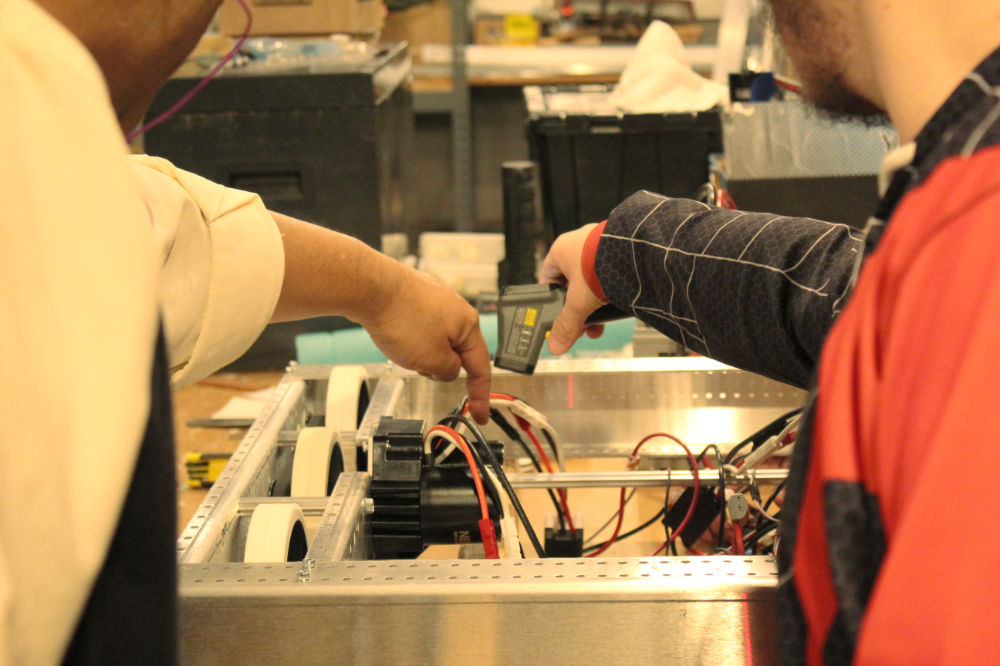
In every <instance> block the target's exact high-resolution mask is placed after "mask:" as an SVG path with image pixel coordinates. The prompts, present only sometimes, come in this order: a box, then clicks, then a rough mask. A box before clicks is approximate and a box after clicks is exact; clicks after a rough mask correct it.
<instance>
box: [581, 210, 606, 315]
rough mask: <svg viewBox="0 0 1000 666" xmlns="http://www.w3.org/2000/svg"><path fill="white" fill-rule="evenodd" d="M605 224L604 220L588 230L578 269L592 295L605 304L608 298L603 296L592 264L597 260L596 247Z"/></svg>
mask: <svg viewBox="0 0 1000 666" xmlns="http://www.w3.org/2000/svg"><path fill="white" fill-rule="evenodd" d="M607 224H608V221H607V220H604V221H603V222H601V223H600V224H598V225H596V226H595V227H594V228H593V229H591V230H590V234H589V235H588V236H587V240H585V241H584V242H583V252H582V253H581V254H580V267H581V268H582V269H583V279H584V280H585V281H586V282H587V286H588V287H590V290H591V291H592V292H594V295H595V296H597V297H598V298H599V299H601V302H602V303H607V302H608V298H607V296H605V295H604V290H603V289H602V288H601V282H600V280H598V279H597V273H596V271H595V270H594V262H595V260H596V259H597V246H598V245H599V244H600V242H601V234H603V233H604V227H606V226H607Z"/></svg>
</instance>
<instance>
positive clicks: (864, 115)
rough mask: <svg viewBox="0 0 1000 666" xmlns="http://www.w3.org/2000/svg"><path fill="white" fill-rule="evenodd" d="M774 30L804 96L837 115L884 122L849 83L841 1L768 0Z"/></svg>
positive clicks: (848, 45) (848, 35) (847, 40)
mask: <svg viewBox="0 0 1000 666" xmlns="http://www.w3.org/2000/svg"><path fill="white" fill-rule="evenodd" d="M769 2H770V6H771V14H772V19H773V21H774V25H775V29H776V32H777V34H778V35H779V36H780V37H781V41H782V43H783V44H784V46H785V49H786V50H787V52H788V56H789V58H790V59H791V61H792V63H793V64H794V65H795V69H796V73H797V74H798V76H799V80H800V81H801V83H802V96H803V97H804V98H805V100H806V101H807V102H809V103H810V104H811V105H812V106H814V107H816V108H817V109H818V110H819V111H820V112H821V113H822V114H823V115H824V116H827V117H829V118H832V119H835V120H842V119H852V120H861V121H863V122H865V123H866V124H884V123H886V122H887V118H886V115H885V111H883V110H882V109H881V108H879V107H878V106H877V105H876V104H875V103H873V102H872V101H871V100H869V99H868V98H866V97H865V96H863V95H862V94H861V93H859V92H857V91H856V90H855V89H854V88H852V87H851V85H850V84H849V82H848V81H847V76H846V72H845V71H844V66H845V65H844V63H845V62H846V61H847V55H848V54H849V52H850V49H851V41H852V36H851V30H850V25H849V21H848V20H847V17H845V16H844V15H843V9H841V5H839V4H837V3H835V2H833V1H832V0H769Z"/></svg>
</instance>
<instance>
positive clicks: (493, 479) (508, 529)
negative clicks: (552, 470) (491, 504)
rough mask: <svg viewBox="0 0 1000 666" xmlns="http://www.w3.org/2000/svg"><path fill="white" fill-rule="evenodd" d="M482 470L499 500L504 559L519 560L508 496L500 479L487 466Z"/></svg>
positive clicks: (518, 546)
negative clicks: (484, 471)
mask: <svg viewBox="0 0 1000 666" xmlns="http://www.w3.org/2000/svg"><path fill="white" fill-rule="evenodd" d="M470 446H471V445H470ZM483 469H485V470H486V476H488V477H489V482H490V483H492V484H493V489H494V490H495V491H496V494H497V497H499V498H500V507H499V508H500V515H501V516H503V517H502V518H501V519H500V536H501V538H502V539H503V549H504V559H517V560H519V559H521V543H520V541H518V538H517V521H516V520H513V519H512V517H513V514H514V512H513V510H512V508H511V504H510V496H509V495H508V494H507V491H506V490H505V489H504V487H503V486H501V485H500V479H498V478H497V475H496V473H494V471H493V470H492V469H490V467H489V465H486V466H485V467H484V468H483Z"/></svg>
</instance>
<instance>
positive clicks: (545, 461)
mask: <svg viewBox="0 0 1000 666" xmlns="http://www.w3.org/2000/svg"><path fill="white" fill-rule="evenodd" d="M514 418H515V419H517V425H518V426H520V427H521V430H523V431H524V432H525V433H526V434H527V435H528V438H529V439H530V440H531V443H532V444H534V445H535V450H536V451H538V456H539V457H540V458H541V459H542V465H544V466H545V471H547V472H548V473H549V474H555V472H554V471H553V470H552V463H551V462H549V457H548V456H547V455H545V449H543V448H542V445H541V443H540V442H539V441H538V438H537V437H535V433H534V432H532V430H531V424H530V423H528V422H527V421H525V420H524V419H523V418H521V417H520V416H518V415H517V414H515V415H514ZM556 493H558V495H559V504H561V505H562V510H563V515H564V516H566V524H567V525H569V531H570V533H572V534H576V527H575V526H574V525H573V516H571V515H570V513H569V502H567V500H566V491H564V490H563V489H562V488H556Z"/></svg>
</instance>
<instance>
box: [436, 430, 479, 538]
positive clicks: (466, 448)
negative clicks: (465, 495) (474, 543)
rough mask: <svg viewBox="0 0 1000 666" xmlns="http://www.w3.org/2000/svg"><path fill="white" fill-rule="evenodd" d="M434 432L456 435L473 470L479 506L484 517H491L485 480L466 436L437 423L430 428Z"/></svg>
mask: <svg viewBox="0 0 1000 666" xmlns="http://www.w3.org/2000/svg"><path fill="white" fill-rule="evenodd" d="M432 432H443V433H446V434H448V435H451V436H452V437H454V438H455V441H456V442H458V448H460V449H462V453H464V454H465V459H466V461H468V463H469V469H470V470H472V482H473V483H474V484H475V485H476V495H478V496H479V508H480V509H481V510H482V512H483V518H484V519H489V517H490V512H489V510H488V509H487V508H486V491H485V490H484V489H483V480H482V479H481V478H479V467H477V466H476V461H475V459H474V458H473V457H472V452H471V451H469V444H468V443H467V442H466V441H465V438H464V437H462V436H461V435H460V434H458V432H456V431H455V430H454V429H453V428H449V427H448V426H445V425H436V426H434V427H433V428H431V429H430V430H428V431H427V434H428V435H430V434H431V433H432Z"/></svg>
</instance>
